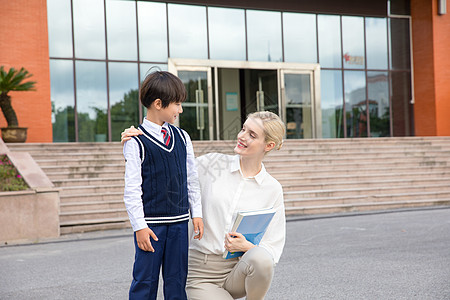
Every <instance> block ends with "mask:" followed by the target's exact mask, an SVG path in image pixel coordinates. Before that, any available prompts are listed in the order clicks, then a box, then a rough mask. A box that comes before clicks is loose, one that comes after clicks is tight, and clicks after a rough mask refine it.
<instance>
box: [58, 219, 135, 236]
mask: <svg viewBox="0 0 450 300" xmlns="http://www.w3.org/2000/svg"><path fill="white" fill-rule="evenodd" d="M60 226H61V234H70V233H82V232H89V231H97V230H111V229H122V228H129V227H131V225H130V221H129V220H128V217H127V218H109V219H108V218H102V219H92V220H84V222H83V223H80V222H62V223H60Z"/></svg>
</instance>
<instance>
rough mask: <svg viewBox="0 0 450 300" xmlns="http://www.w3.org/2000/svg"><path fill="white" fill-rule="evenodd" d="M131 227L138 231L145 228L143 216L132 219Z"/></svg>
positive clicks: (145, 223)
mask: <svg viewBox="0 0 450 300" xmlns="http://www.w3.org/2000/svg"><path fill="white" fill-rule="evenodd" d="M131 227H133V231H138V230H141V229H144V228H147V227H148V225H147V222H145V219H144V218H139V219H136V220H134V222H133V223H132V224H131Z"/></svg>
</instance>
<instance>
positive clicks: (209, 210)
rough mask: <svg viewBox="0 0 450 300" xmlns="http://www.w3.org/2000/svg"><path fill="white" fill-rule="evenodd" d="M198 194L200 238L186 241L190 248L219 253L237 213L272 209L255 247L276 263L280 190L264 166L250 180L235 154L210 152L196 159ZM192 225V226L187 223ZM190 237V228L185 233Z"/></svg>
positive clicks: (280, 241) (281, 220)
mask: <svg viewBox="0 0 450 300" xmlns="http://www.w3.org/2000/svg"><path fill="white" fill-rule="evenodd" d="M197 166H198V175H199V181H200V188H201V194H202V209H203V216H204V219H203V223H204V226H205V229H204V234H203V238H202V239H201V240H200V241H199V240H198V239H192V237H191V239H190V245H189V248H190V249H195V250H197V251H200V252H202V253H204V254H216V255H220V254H223V252H224V251H225V248H224V239H225V235H226V234H227V233H228V232H230V230H231V227H232V226H233V222H234V220H235V219H236V215H237V213H238V212H239V211H247V210H257V209H265V208H272V207H273V208H274V209H275V210H276V213H275V216H274V217H273V219H272V221H271V223H270V224H269V227H268V228H267V231H266V233H265V234H264V237H263V238H262V240H261V242H260V244H259V246H260V247H263V248H265V249H266V250H267V251H268V252H269V253H270V254H271V255H272V257H273V260H274V262H275V263H277V262H278V260H279V259H280V256H281V252H282V251H283V247H284V243H285V236H286V219H285V211H284V200H283V190H282V187H281V184H280V183H279V182H278V181H277V180H276V179H275V178H273V177H272V176H271V175H270V174H269V173H267V171H266V169H265V167H264V165H262V169H261V171H260V172H259V173H258V174H257V175H256V176H254V177H250V178H244V177H243V176H242V172H241V169H240V158H239V155H235V156H231V155H225V154H219V153H210V154H206V155H203V156H200V157H198V158H197ZM191 226H192V224H191ZM189 232H190V233H191V234H192V229H191V230H189Z"/></svg>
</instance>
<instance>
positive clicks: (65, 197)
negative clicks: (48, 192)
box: [59, 189, 123, 203]
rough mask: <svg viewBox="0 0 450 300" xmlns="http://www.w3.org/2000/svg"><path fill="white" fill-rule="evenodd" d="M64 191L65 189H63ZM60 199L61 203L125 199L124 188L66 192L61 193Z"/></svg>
mask: <svg viewBox="0 0 450 300" xmlns="http://www.w3.org/2000/svg"><path fill="white" fill-rule="evenodd" d="M63 191H64V189H63ZM59 199H60V201H61V203H74V202H84V201H89V202H90V201H94V202H95V201H116V200H121V201H123V189H122V191H119V192H111V191H108V192H103V193H92V192H91V193H81V192H80V193H79V194H64V193H63V192H61V193H60V195H59Z"/></svg>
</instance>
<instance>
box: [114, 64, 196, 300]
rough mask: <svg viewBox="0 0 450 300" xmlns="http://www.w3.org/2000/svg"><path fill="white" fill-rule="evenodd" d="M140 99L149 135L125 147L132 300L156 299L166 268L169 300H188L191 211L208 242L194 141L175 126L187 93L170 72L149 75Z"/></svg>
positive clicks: (144, 129)
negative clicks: (132, 250)
mask: <svg viewBox="0 0 450 300" xmlns="http://www.w3.org/2000/svg"><path fill="white" fill-rule="evenodd" d="M139 98H140V101H141V103H142V105H144V106H145V107H146V108H147V116H146V118H145V119H144V122H143V123H142V124H141V125H140V126H139V129H140V130H141V131H142V132H143V135H140V136H135V137H133V139H131V140H129V141H127V142H126V143H125V145H124V150H123V153H124V156H125V161H126V164H125V192H124V201H125V206H126V208H127V212H128V216H129V218H130V222H131V226H132V227H133V230H134V241H135V242H134V243H135V249H136V254H135V262H134V266H133V281H132V283H131V287H130V292H129V297H130V299H156V296H157V291H158V280H159V272H160V268H161V266H162V276H163V280H164V298H165V299H187V297H186V292H185V285H186V276H187V260H188V259H187V256H188V220H189V206H190V214H191V217H192V221H193V225H194V229H195V233H196V234H197V235H196V236H195V237H194V238H197V239H201V238H202V236H203V221H202V207H201V198H200V187H199V183H198V175H197V170H196V166H195V158H194V152H193V147H192V142H191V140H190V137H189V135H188V134H187V133H186V132H185V131H184V130H181V129H179V128H177V127H175V126H173V125H170V124H169V123H173V122H174V121H175V119H176V118H177V116H178V115H179V114H180V113H182V112H183V109H182V107H181V103H182V102H183V101H185V100H186V89H185V88H184V85H183V83H182V82H181V80H180V79H179V78H177V77H176V76H174V75H172V74H171V73H169V72H161V71H159V72H154V73H151V74H149V75H148V76H147V77H146V78H145V80H144V82H143V83H142V86H141V89H140V91H139Z"/></svg>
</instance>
